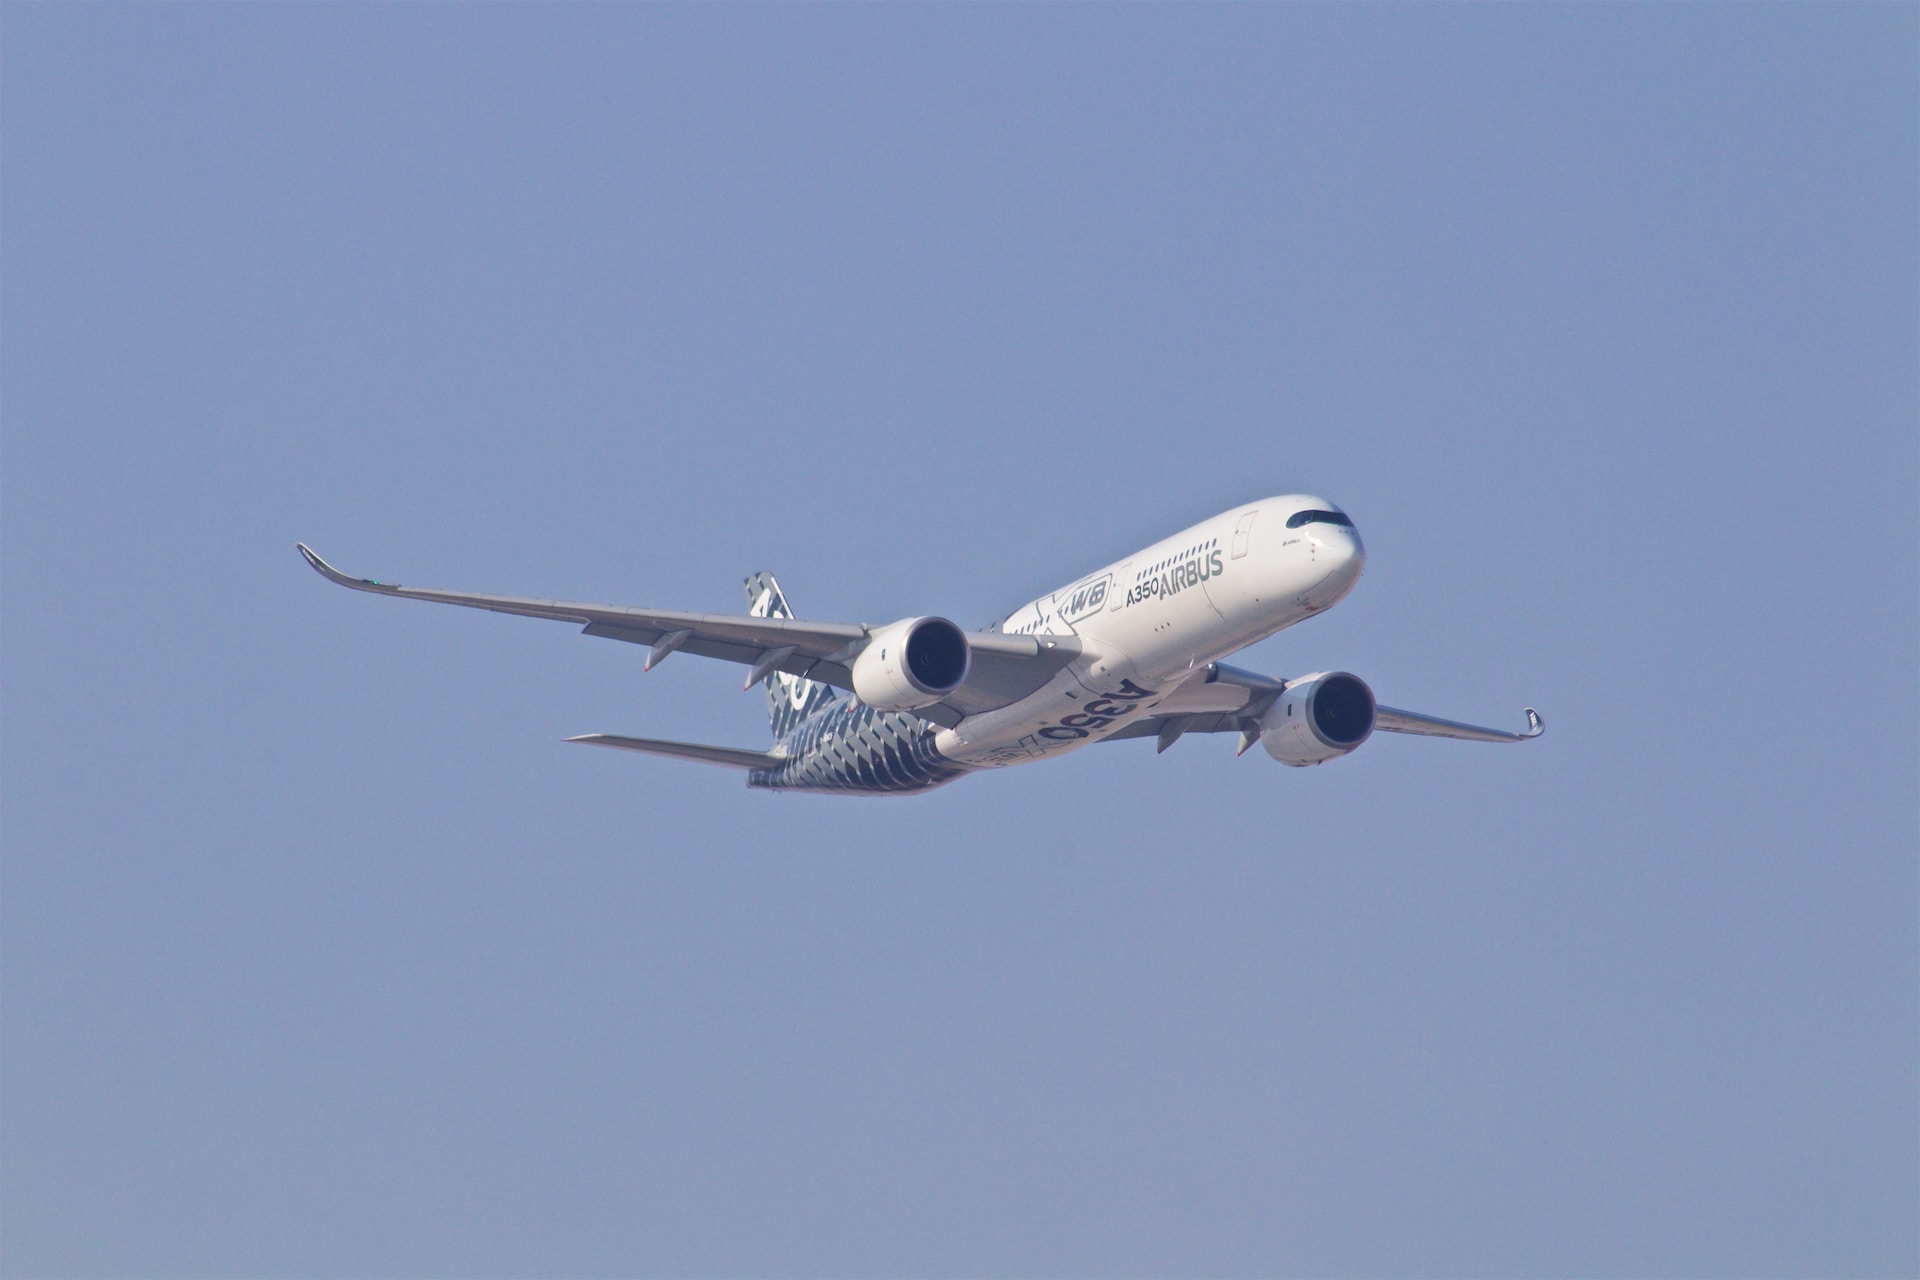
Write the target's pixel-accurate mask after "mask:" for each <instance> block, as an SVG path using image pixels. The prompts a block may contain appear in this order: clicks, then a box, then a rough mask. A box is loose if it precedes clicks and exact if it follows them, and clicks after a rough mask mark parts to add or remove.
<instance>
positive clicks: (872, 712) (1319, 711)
mask: <svg viewBox="0 0 1920 1280" xmlns="http://www.w3.org/2000/svg"><path fill="white" fill-rule="evenodd" d="M298 546H299V549H300V554H301V555H303V556H305V557H306V560H307V563H308V564H310V565H312V566H313V568H314V569H316V570H317V571H318V572H319V573H320V574H321V575H322V576H323V577H325V578H327V579H328V580H329V581H332V582H336V583H338V584H340V585H341V586H343V587H351V588H353V589H354V590H356V591H371V592H376V593H378V594H380V595H388V596H399V597H403V598H405V599H410V600H431V601H435V602H437V603H440V604H456V605H463V606H466V607H469V608H474V609H488V610H492V611H493V612H495V613H511V614H518V615H520V616H522V617H530V618H551V619H555V620H558V621H561V622H571V623H574V624H576V625H578V626H579V627H580V628H581V630H582V631H583V632H584V633H585V634H587V635H590V636H600V637H603V638H605V639H609V640H621V641H625V642H627V643H629V644H637V645H643V646H646V648H647V657H646V661H645V664H644V668H643V669H645V670H651V669H653V668H654V667H657V666H659V665H660V663H661V662H663V661H665V660H666V659H667V657H668V656H670V655H672V654H675V653H680V652H686V653H691V654H698V655H700V656H702V657H708V658H720V659H724V660H726V661H728V662H738V663H740V664H742V665H744V666H745V667H746V668H747V679H746V683H745V684H744V685H743V686H741V687H742V688H743V689H751V688H753V686H754V685H756V684H760V683H762V682H764V683H765V684H766V689H767V707H768V714H769V718H770V720H771V723H772V729H773V745H772V747H771V749H769V750H766V751H753V750H748V749H745V748H740V747H714V746H705V745H702V744H699V743H691V742H670V741H665V740H662V739H657V738H634V737H625V736H622V735H618V734H610V733H589V734H583V735H581V736H579V737H574V738H568V739H567V741H569V742H580V743H587V744H590V745H593V746H600V747H615V748H620V749H623V750H627V751H639V752H647V753H651V754H655V755H664V756H676V757H679V758H682V759H687V760H699V761H704V762H706V763H709V764H718V765H727V766H730V767H732V768H736V769H743V770H745V771H746V775H747V785H748V786H750V787H758V788H765V789H769V790H779V791H821V792H837V793H843V794H845V793H852V794H861V795H899V794H911V793H917V792H924V791H927V790H930V789H932V788H934V787H938V786H941V785H943V784H945V783H948V782H952V781H954V780H955V779H957V778H960V777H962V776H964V775H966V774H968V773H973V772H977V771H979V770H982V769H999V768H1005V767H1007V766H1010V765H1016V764H1029V763H1032V762H1034V761H1038V760H1047V759H1051V758H1053V757H1055V756H1060V755H1064V754H1066V753H1067V752H1069V751H1077V750H1079V749H1080V748H1081V747H1084V746H1087V745H1089V744H1091V743H1095V742H1118V741H1123V740H1125V739H1129V738H1152V739H1154V740H1155V742H1156V743H1157V749H1158V750H1159V751H1165V750H1166V749H1167V748H1169V747H1171V746H1172V745H1173V744H1174V743H1175V742H1177V741H1179V739H1180V738H1181V737H1182V736H1183V735H1185V734H1189V733H1238V734H1239V742H1238V747H1237V749H1236V751H1235V754H1236V755H1244V754H1246V752H1247V750H1248V748H1250V747H1252V746H1253V745H1254V744H1255V743H1256V742H1257V743H1260V744H1262V745H1263V746H1264V747H1265V748H1266V752H1267V754H1268V755H1270V756H1272V757H1273V758H1274V759H1275V760H1277V761H1278V762H1280V763H1281V764H1285V765H1294V766H1308V765H1317V764H1323V763H1325V762H1326V761H1328V760H1334V759H1338V758H1339V757H1341V756H1344V755H1347V754H1349V753H1350V752H1352V751H1354V750H1356V749H1357V748H1359V747H1360V745H1361V744H1362V743H1364V742H1366V741H1367V739H1368V737H1369V736H1371V735H1372V733H1373V732H1374V731H1375V730H1383V731H1385V732H1388V733H1410V734H1421V735H1425V736H1429V737H1437V738H1460V739H1466V740H1469V741H1474V742H1525V741H1528V740H1530V739H1533V738H1537V737H1539V736H1540V734H1541V732H1542V731H1543V729H1544V727H1545V726H1544V725H1543V723H1542V721H1541V719H1540V715H1539V713H1538V712H1536V711H1535V710H1534V709H1533V708H1532V707H1528V708H1527V709H1526V718H1527V727H1526V728H1525V729H1524V730H1522V731H1520V732H1518V733H1509V732H1507V731H1505V730H1501V729H1485V728H1480V727H1478V726H1475V725H1470V724H1461V723H1458V722H1456V721H1452V720H1442V719H1439V718H1437V717H1434V716H1426V715H1418V714H1415V713H1414V712H1411V711H1399V710H1396V709H1394V708H1392V707H1385V706H1381V705H1379V704H1378V703H1377V702H1375V700H1374V696H1373V691H1372V689H1370V688H1369V687H1368V686H1367V684H1366V682H1365V681H1363V680H1361V679H1360V677H1358V676H1356V675H1352V674H1350V673H1348V672H1345V671H1316V672H1313V673H1311V674H1309V675H1304V676H1299V677H1297V678H1295V679H1292V680H1281V679H1275V678H1272V677H1269V676H1265V675H1260V674H1258V673H1257V672H1253V671H1244V670H1241V669H1239V668H1237V667H1231V666H1228V665H1227V664H1226V663H1224V662H1222V661H1220V659H1221V658H1224V657H1226V656H1227V655H1228V654H1231V653H1233V652H1235V651H1236V650H1239V649H1244V648H1245V647H1246V646H1248V645H1250V644H1253V643H1254V642H1255V641H1258V640H1264V639H1266V638H1267V637H1268V636H1270V635H1273V634H1274V633H1276V632H1278V631H1283V630H1285V629H1286V628H1288V627H1291V626H1293V625H1294V624H1295V623H1298V622H1302V621H1305V620H1306V619H1307V618H1310V617H1312V616H1313V615H1315V614H1317V613H1322V612H1325V611H1326V610H1328V609H1330V608H1332V607H1333V606H1334V605H1336V604H1338V603H1340V601H1341V600H1343V599H1345V598H1346V596H1347V593H1348V592H1350V591H1352V590H1353V587H1354V584H1355V583H1356V582H1358V581H1359V579H1360V571H1361V569H1362V567H1363V566H1364V565H1365V563H1366V550H1365V548H1364V547H1363V546H1362V545H1361V542H1360V533H1359V530H1357V529H1356V528H1354V525H1353V521H1352V520H1350V519H1348V518H1347V515H1346V513H1345V512H1343V511H1341V510H1340V508H1338V507H1336V506H1334V505H1333V504H1332V503H1331V502H1328V501H1326V500H1325V499H1324V498H1319V497H1315V496H1313V495H1311V494H1288V495H1284V496H1281V497H1274V498H1264V499H1262V500H1260V501H1258V502H1253V503H1249V504H1247V505H1245V506H1240V507H1235V508H1233V509H1232V510H1230V511H1224V512H1222V513H1220V514H1219V515H1217V516H1214V517H1213V518H1211V519H1208V520H1203V521H1201V522H1200V523H1199V524H1196V525H1194V526H1193V527H1192V528H1189V529H1185V530H1183V531H1181V532H1180V533H1176V534H1174V535H1173V536H1172V537H1170V538H1166V539H1163V540H1161V541H1160V542H1156V543H1154V544H1153V545H1152V546H1150V547H1147V548H1146V549H1144V550H1142V551H1140V552H1137V553H1136V554H1134V555H1131V556H1128V557H1127V558H1126V559H1124V560H1120V561H1117V562H1115V563H1113V564H1110V565H1107V566H1106V567H1105V568H1102V569H1097V570H1095V571H1094V572H1093V573H1090V574H1087V575H1086V576H1085V577H1082V578H1077V579H1075V580H1074V581H1073V582H1071V583H1069V584H1068V585H1067V586H1064V587H1062V588H1060V590H1058V591H1055V592H1053V593H1052V594H1050V595H1046V596H1042V597H1040V598H1039V599H1037V600H1030V601H1028V602H1027V603H1026V604H1023V605H1021V606H1020V607H1019V608H1018V609H1015V610H1014V611H1013V612H1012V613H1009V614H1008V615H1007V616H1006V617H1004V618H1002V619H1000V620H999V621H998V622H995V623H992V624H991V625H989V626H986V627H983V628H981V629H980V630H978V631H963V630H962V629H961V628H960V627H958V626H956V625H955V624H954V623H952V622H950V621H948V620H947V619H946V618H942V617H938V616H933V615H926V616H920V617H912V618H902V619H900V620H899V621H898V622H893V623H889V624H887V625H885V626H873V625H869V624H865V623H862V624H857V625H856V624H852V623H834V622H803V621H801V620H800V619H799V618H796V617H795V616H794V614H793V611H792V610H791V609H789V608H788V607H787V600H786V597H785V596H784V595H783V594H782V593H781V591H780V586H779V584H778V583H776V582H775V581H774V579H773V576H772V575H771V574H768V573H757V574H755V575H753V576H752V577H750V578H748V579H747V580H746V596H747V605H748V608H747V612H746V615H745V616H737V615H725V614H710V613H677V612H669V611H665V610H660V609H630V608H622V607H618V606H611V605H597V604H576V603H571V602H567V601H557V600H537V599H525V598H521V597H517V596H493V595H474V594H469V593H466V592H460V591H438V590H430V589H426V588H420V587H403V586H398V585H396V584H394V583H390V582H377V581H375V580H373V579H371V578H353V577H349V576H347V575H346V574H344V573H341V572H340V571H339V570H337V569H335V568H334V567H333V566H332V565H330V564H328V563H327V562H326V561H324V560H322V559H321V558H320V557H319V556H317V555H315V554H314V553H313V552H312V551H311V550H309V549H308V547H307V546H306V544H305V543H300V544H298Z"/></svg>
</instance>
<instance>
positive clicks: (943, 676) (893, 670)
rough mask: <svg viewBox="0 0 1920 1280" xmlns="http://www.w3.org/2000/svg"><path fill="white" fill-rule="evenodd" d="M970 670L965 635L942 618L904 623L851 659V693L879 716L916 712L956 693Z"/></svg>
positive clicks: (883, 632) (969, 649) (880, 633)
mask: <svg viewBox="0 0 1920 1280" xmlns="http://www.w3.org/2000/svg"><path fill="white" fill-rule="evenodd" d="M972 666H973V649H972V646H970V645H968V644H967V633H966V632H964V631H962V630H961V629H960V628H959V627H956V626H955V625H954V624H953V623H951V622H948V621H947V620H946V619H945V618H905V619H902V620H901V621H899V622H896V623H894V624H893V625H892V626H889V627H882V628H880V629H879V630H878V631H876V632H874V633H873V638H872V639H871V640H869V641H868V642H867V647H866V648H864V649H862V650H861V651H860V656H859V657H857V658H855V659H854V660H853V691H854V692H855V693H856V694H858V695H860V701H862V702H864V703H866V704H867V705H868V706H870V707H877V708H879V709H880V710H882V711H917V710H919V709H920V708H921V707H930V706H932V705H933V704H934V703H936V702H938V701H940V699H942V698H944V697H946V696H947V695H948V694H950V693H952V692H953V691H954V690H955V689H958V688H959V687H960V684H961V682H962V681H964V680H965V679H966V678H967V672H968V670H969V669H971V667H972Z"/></svg>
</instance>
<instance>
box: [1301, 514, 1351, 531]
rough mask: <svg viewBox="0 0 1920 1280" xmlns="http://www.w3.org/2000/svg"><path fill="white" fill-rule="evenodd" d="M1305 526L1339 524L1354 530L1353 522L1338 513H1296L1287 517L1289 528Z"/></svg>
mask: <svg viewBox="0 0 1920 1280" xmlns="http://www.w3.org/2000/svg"><path fill="white" fill-rule="evenodd" d="M1303 524H1337V525H1340V526H1342V527H1344V528H1348V529H1351V528H1353V521H1351V520H1349V519H1347V518H1346V517H1345V516H1343V515H1341V514H1340V513H1339V512H1338V511H1296V512H1294V513H1293V514H1292V515H1290V516H1288V517H1287V528H1289V529H1298V528H1299V527H1300V526H1301V525H1303Z"/></svg>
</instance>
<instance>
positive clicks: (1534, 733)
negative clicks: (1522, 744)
mask: <svg viewBox="0 0 1920 1280" xmlns="http://www.w3.org/2000/svg"><path fill="white" fill-rule="evenodd" d="M1546 731H1547V723H1546V721H1544V720H1542V719H1541V718H1540V713H1539V712H1538V711H1535V710H1534V709H1533V708H1532V707H1528V708H1527V728H1526V732H1524V733H1522V734H1521V735H1520V736H1521V737H1522V738H1537V737H1539V736H1540V735H1541V734H1543V733H1545V732H1546Z"/></svg>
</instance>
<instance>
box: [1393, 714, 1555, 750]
mask: <svg viewBox="0 0 1920 1280" xmlns="http://www.w3.org/2000/svg"><path fill="white" fill-rule="evenodd" d="M1373 727H1374V728H1376V729H1381V730H1384V731H1386V732H1387V733H1417V734H1421V735H1423V736H1425V737H1429V738H1461V739H1464V740H1465V741H1468V742H1525V741H1527V740H1528V739H1530V738H1537V737H1539V736H1540V735H1541V734H1543V733H1545V732H1546V731H1547V726H1546V724H1545V723H1544V722H1543V721H1542V720H1541V719H1540V713H1539V712H1538V711H1535V710H1534V709H1533V708H1532V707H1528V708H1527V727H1526V728H1525V729H1523V730H1521V731H1520V732H1519V733H1510V732H1508V731H1507V730H1505V729H1483V728H1481V727H1480V726H1479V725H1477V724H1461V723H1460V722H1459V721H1457V720H1442V719H1440V718H1439V717H1438V716H1423V715H1419V714H1417V713H1415V712H1412V711H1396V710H1395V709H1394V708H1392V707H1377V708H1375V709H1374V713H1373Z"/></svg>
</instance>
